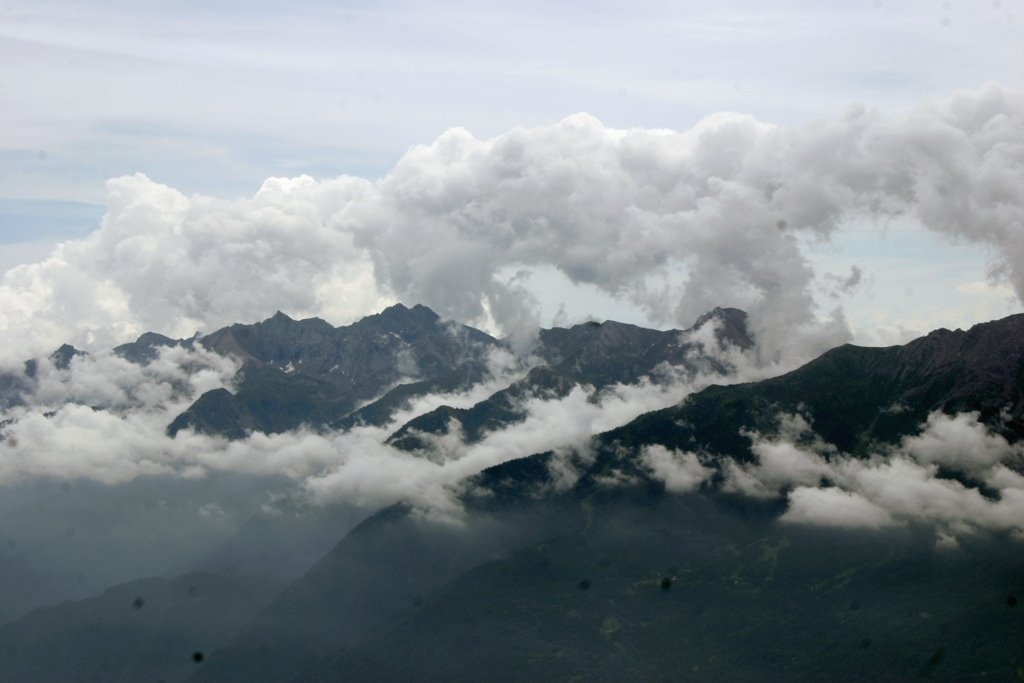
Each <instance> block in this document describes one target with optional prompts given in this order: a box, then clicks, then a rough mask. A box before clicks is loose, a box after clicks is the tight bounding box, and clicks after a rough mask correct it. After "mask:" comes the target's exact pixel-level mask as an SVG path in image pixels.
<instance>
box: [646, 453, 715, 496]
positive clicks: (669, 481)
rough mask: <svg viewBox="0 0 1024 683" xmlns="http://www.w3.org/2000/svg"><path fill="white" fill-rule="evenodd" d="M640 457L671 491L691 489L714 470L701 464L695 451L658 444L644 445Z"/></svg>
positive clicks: (695, 487)
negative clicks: (683, 450) (678, 449)
mask: <svg viewBox="0 0 1024 683" xmlns="http://www.w3.org/2000/svg"><path fill="white" fill-rule="evenodd" d="M640 458H641V460H642V461H643V462H644V463H646V464H647V466H648V467H649V468H650V469H651V472H652V473H653V474H654V476H655V477H656V478H657V479H660V480H661V481H663V482H665V489H666V490H668V491H671V492H672V493H686V492H689V491H693V490H695V489H697V488H698V487H699V486H700V485H701V484H702V483H704V482H705V481H707V480H708V479H710V478H711V476H712V475H713V474H714V472H715V471H714V469H713V468H710V467H705V466H704V465H702V464H701V462H700V459H699V458H698V457H697V454H696V453H689V452H680V451H677V450H674V449H668V448H665V447H664V446H662V445H659V444H655V445H652V446H644V448H643V450H642V451H641V453H640Z"/></svg>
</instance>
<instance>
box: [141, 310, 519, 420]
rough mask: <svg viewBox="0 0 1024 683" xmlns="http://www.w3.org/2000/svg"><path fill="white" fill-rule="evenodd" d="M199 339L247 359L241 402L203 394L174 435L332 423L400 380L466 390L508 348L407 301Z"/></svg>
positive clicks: (236, 328) (284, 319)
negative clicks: (340, 323) (361, 314)
mask: <svg viewBox="0 0 1024 683" xmlns="http://www.w3.org/2000/svg"><path fill="white" fill-rule="evenodd" d="M141 341H142V340H141V339H140V342H141ZM198 341H199V342H200V343H201V344H202V345H203V346H204V347H206V348H208V349H210V350H212V351H215V352H217V353H220V354H223V355H230V356H233V357H235V358H237V359H239V360H241V361H242V363H243V367H242V371H241V380H240V381H239V383H238V386H237V390H236V392H235V394H234V395H233V396H232V397H231V398H228V397H227V396H224V395H223V393H222V392H218V393H214V392H211V393H213V394H214V395H209V394H207V395H204V396H202V397H200V398H199V400H197V401H196V403H195V404H193V405H192V406H191V407H190V408H189V409H188V410H187V411H186V412H185V413H183V414H182V415H180V416H178V418H177V419H175V420H174V422H172V424H171V425H170V426H169V428H168V432H169V433H170V434H171V435H174V434H175V433H177V431H179V430H181V429H184V428H191V429H195V430H197V431H200V432H205V433H212V434H220V435H223V436H228V437H231V438H238V437H240V436H243V435H244V434H246V433H248V432H249V431H252V430H254V429H255V430H259V431H263V432H268V433H274V432H282V431H287V430H289V429H294V428H296V427H298V426H300V425H302V424H306V425H310V426H313V427H320V426H325V425H329V424H332V423H335V422H338V421H340V420H342V419H343V418H345V417H346V416H348V415H350V414H351V413H352V412H353V411H355V410H356V409H357V408H358V407H360V405H361V404H363V403H366V402H370V401H372V400H373V399H377V398H379V397H381V396H382V395H385V394H386V393H387V392H388V391H389V390H391V389H393V388H394V387H395V386H396V385H398V384H400V383H403V384H414V383H420V384H422V385H424V387H433V386H435V385H438V384H442V385H446V386H451V387H452V388H453V389H454V388H461V387H463V386H464V382H465V381H466V380H471V379H474V378H477V377H479V376H481V375H482V374H483V373H484V372H485V369H486V361H487V353H488V351H489V350H490V349H492V348H495V347H497V346H498V345H499V342H498V341H497V340H496V339H494V338H493V337H491V336H489V335H487V334H485V333H483V332H480V331H479V330H475V329H473V328H470V327H466V326H464V325H456V324H453V323H447V322H444V321H442V320H441V319H440V318H439V317H438V316H437V314H436V313H434V312H433V311H431V310H430V309H429V308H426V307H425V306H415V307H413V308H406V307H405V306H402V305H401V304H396V305H395V306H392V307H391V308H388V309H387V310H385V311H383V312H382V313H379V314H377V315H371V316H368V317H366V318H363V319H362V320H360V321H359V322H357V323H354V324H352V325H348V326H345V327H332V326H331V325H330V324H328V323H326V322H324V321H323V320H320V319H318V318H312V319H309V320H292V319H291V318H289V317H288V316H286V315H284V314H283V313H280V312H278V313H277V314H275V315H274V316H273V317H271V318H269V319H268V320H265V321H263V322H261V323H256V324H254V325H241V324H236V325H232V326H231V327H226V328H224V329H222V330H218V331H217V332H214V333H213V334H211V335H208V336H206V337H203V338H201V339H199V340H198ZM136 343H137V344H138V343H139V342H136ZM384 412H385V413H387V412H388V411H386V410H385V411H384Z"/></svg>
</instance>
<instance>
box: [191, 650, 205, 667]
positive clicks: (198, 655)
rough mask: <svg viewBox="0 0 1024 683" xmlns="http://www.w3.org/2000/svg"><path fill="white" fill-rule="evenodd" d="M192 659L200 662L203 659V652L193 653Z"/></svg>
mask: <svg viewBox="0 0 1024 683" xmlns="http://www.w3.org/2000/svg"><path fill="white" fill-rule="evenodd" d="M192 661H193V662H195V663H196V664H198V663H199V662H201V661H203V653H202V652H193V653H192Z"/></svg>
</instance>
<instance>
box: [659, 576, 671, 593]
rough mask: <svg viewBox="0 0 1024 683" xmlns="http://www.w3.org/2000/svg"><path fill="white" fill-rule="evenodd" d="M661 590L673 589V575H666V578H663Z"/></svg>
mask: <svg viewBox="0 0 1024 683" xmlns="http://www.w3.org/2000/svg"><path fill="white" fill-rule="evenodd" d="M661 590H663V591H665V592H666V593H667V592H668V591H670V590H672V577H671V576H666V577H665V578H663V579H662V580H661Z"/></svg>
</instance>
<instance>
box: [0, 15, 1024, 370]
mask: <svg viewBox="0 0 1024 683" xmlns="http://www.w3.org/2000/svg"><path fill="white" fill-rule="evenodd" d="M1022 88H1024V1H1022V0H996V1H995V2H971V3H967V2H952V1H947V2H932V1H927V2H926V1H914V0H867V1H864V2H857V1H852V2H844V3H821V2H802V1H793V2H775V3H763V2H746V1H733V2H713V3H712V2H688V3H656V2H649V3H647V2H639V3H629V4H628V5H626V4H624V3H606V2H598V3H587V4H586V5H585V6H584V5H582V4H575V3H572V4H570V3H563V4H559V5H558V6H552V5H551V3H517V4H516V5H515V6H514V7H513V6H511V5H509V4H508V3H501V4H491V3H459V2H442V3H432V4H431V5H430V6H429V7H427V6H424V5H422V4H421V3H409V4H403V3H371V2H352V3H338V2H330V3H328V2H294V3H287V4H284V3H268V2H246V3H241V2H216V1H215V2H203V3H198V2H189V1H182V2H175V3H163V2H161V3H155V2H139V1H137V0H135V1H133V2H120V1H109V2H91V3H88V4H86V3H77V2H48V1H38V0H37V1H33V2H18V1H12V0H6V1H5V2H2V3H0V111H2V112H3V114H2V115H0V116H2V117H3V124H4V125H3V126H0V271H4V272H6V274H5V276H4V280H3V281H2V282H0V303H2V306H0V329H2V330H3V331H4V332H3V333H4V335H5V336H6V337H7V338H8V339H9V340H10V341H11V343H9V344H8V345H7V346H8V347H9V349H10V351H9V352H8V353H7V355H10V356H11V359H13V358H14V357H16V356H17V354H22V355H21V357H24V355H25V354H28V353H36V352H40V351H41V350H44V349H45V348H47V347H48V346H49V347H50V348H52V347H54V346H55V345H57V344H59V343H61V342H63V341H72V342H74V343H76V344H78V345H81V346H85V347H102V346H104V345H112V344H115V343H120V342H123V341H127V340H129V339H130V338H132V337H133V336H136V335H137V334H139V333H141V332H143V331H146V330H149V329H154V330H156V331H159V332H163V333H166V334H171V335H173V336H187V335H190V334H191V333H192V332H194V331H196V330H197V329H201V330H203V331H210V330H212V329H214V328H216V327H217V326H220V325H223V324H228V323H230V322H233V321H236V320H241V321H244V322H251V321H254V320H259V319H262V318H265V317H268V316H270V315H271V314H272V313H273V312H274V310H275V309H277V308H280V309H282V310H285V311H286V312H288V313H290V314H292V315H295V316H300V317H301V316H305V315H319V316H321V317H324V318H325V319H327V320H329V321H330V322H332V323H335V324H340V323H346V322H350V321H351V320H354V319H356V318H358V317H360V316H362V315H365V314H368V313H371V312H374V311H376V310H378V309H379V308H380V307H382V306H384V305H387V304H388V303H391V302H393V301H396V300H402V301H404V302H405V303H407V304H410V305H411V304H413V303H425V304H427V305H429V306H431V307H433V308H435V309H436V310H438V311H439V312H440V313H442V314H443V315H446V316H450V317H455V318H458V319H460V320H462V321H465V322H467V323H475V324H479V325H481V326H484V327H487V328H488V329H490V330H492V331H495V332H497V333H502V334H510V335H515V334H518V333H520V332H521V331H522V330H524V329H527V328H529V327H531V326H534V325H536V324H538V323H539V324H543V325H550V324H556V323H557V324H567V323H571V322H576V321H579V320H582V319H586V318H597V319H606V318H612V319H619V320H624V321H627V322H634V323H639V324H648V325H654V326H659V327H670V326H676V327H686V326H688V325H689V324H691V323H692V321H693V319H694V318H696V317H697V315H699V314H700V313H701V312H703V310H707V309H708V308H710V307H712V306H714V305H723V306H739V307H742V308H745V309H748V310H751V312H752V314H753V315H755V318H757V320H758V321H759V322H758V325H759V326H760V327H759V329H760V331H761V332H762V337H763V339H764V341H765V342H766V344H767V345H768V346H769V347H771V348H773V349H774V350H776V351H777V350H778V349H780V348H784V347H786V346H788V345H790V344H793V343H795V344H796V345H797V346H799V348H801V349H803V350H805V351H806V352H808V353H810V352H811V351H813V350H823V349H824V348H827V347H828V346H829V345H833V344H835V343H841V342H843V341H848V340H850V339H852V340H854V341H856V342H858V343H865V344H890V343H899V342H903V341H906V340H908V339H910V338H912V337H914V336H916V335H919V334H922V333H924V332H927V331H928V330H930V329H933V328H936V327H940V326H945V327H950V328H955V327H965V326H969V325H970V324H973V323H975V322H980V321H983V320H988V319H992V318H996V317H1001V316H1003V315H1007V314H1010V313H1014V312H1018V311H1019V310H1021V304H1020V297H1021V294H1022V291H1024V277H1022V276H1021V273H1020V272H1019V271H1020V270H1021V269H1024V250H1022V249H1021V248H1020V247H1019V245H1018V238H1017V237H1016V235H1017V234H1019V233H1021V232H1022V231H1024V226H1022V223H1021V215H1022V206H1024V200H1022V199H1021V196H1020V194H1019V193H1020V192H1022V191H1024V190H1021V189H1020V187H1021V183H1020V182H1019V181H1020V179H1021V171H1020V167H1021V162H1022V159H1021V152H1020V146H1021V144H1022V140H1024V124H1022V122H1021V114H1020V111H1021V107H1020V106H1018V105H1019V104H1020V103H1021V94H1020V93H1021V89H1022ZM986 126H987V127H986ZM509 178H513V179H517V180H515V182H513V181H510V180H509ZM715 178H719V179H722V180H723V183H720V184H717V185H715V184H711V185H709V179H715ZM275 179H293V180H290V181H284V180H275ZM295 179H299V180H295ZM520 181H521V182H520ZM780 188H781V189H780ZM929 188H931V189H932V190H935V188H938V189H939V190H941V192H939V194H940V195H941V196H931V194H934V192H932V193H931V194H929V192H930V191H929ZM758 192H764V193H765V195H766V197H768V199H767V200H765V201H761V200H760V199H759V197H758V196H757V195H758ZM773 192H774V194H773ZM769 195H770V196H769ZM765 226H768V227H769V228H771V229H767V228H766V227H765ZM775 226H780V227H775ZM61 243H62V244H63V246H61V247H60V250H59V251H55V250H56V249H57V245H58V244H61ZM791 337H792V338H796V341H795V342H794V341H793V339H791Z"/></svg>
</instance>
